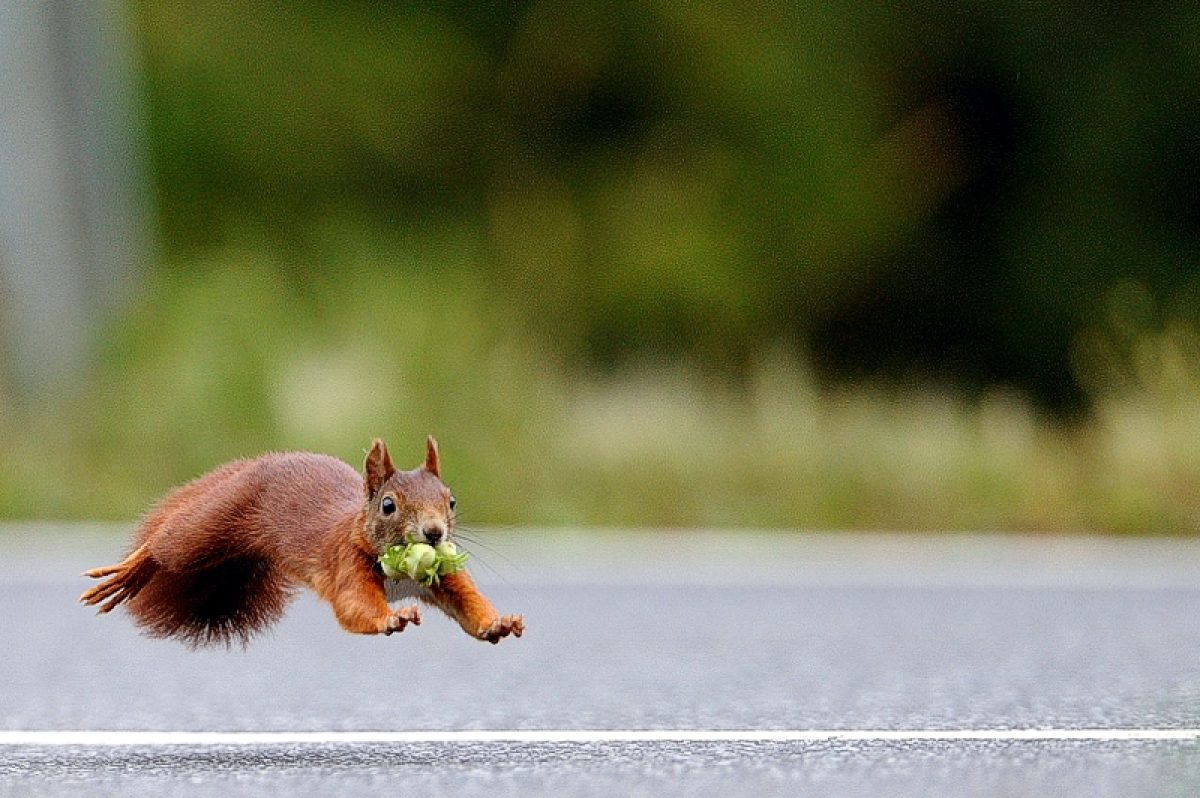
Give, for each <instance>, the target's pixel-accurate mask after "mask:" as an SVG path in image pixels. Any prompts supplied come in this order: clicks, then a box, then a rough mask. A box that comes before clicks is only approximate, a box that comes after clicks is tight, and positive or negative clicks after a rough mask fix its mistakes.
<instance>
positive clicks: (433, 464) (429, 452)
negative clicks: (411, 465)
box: [425, 435, 442, 479]
mask: <svg viewBox="0 0 1200 798" xmlns="http://www.w3.org/2000/svg"><path fill="white" fill-rule="evenodd" d="M425 470H426V471H428V472H429V473H430V474H433V475H434V476H435V477H438V478H439V479H441V476H442V475H441V473H439V467H438V451H437V441H435V440H434V439H433V436H432V435H430V436H428V437H427V438H425Z"/></svg>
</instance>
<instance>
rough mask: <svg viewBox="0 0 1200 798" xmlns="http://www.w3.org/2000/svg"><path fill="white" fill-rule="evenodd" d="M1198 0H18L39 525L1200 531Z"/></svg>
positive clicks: (12, 281) (14, 483) (14, 501)
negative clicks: (181, 519)
mask: <svg viewBox="0 0 1200 798" xmlns="http://www.w3.org/2000/svg"><path fill="white" fill-rule="evenodd" d="M1198 123H1200V16H1198V15H1196V14H1195V13H1194V10H1193V9H1190V8H1188V7H1187V6H1186V4H1154V5H1151V6H1138V7H1129V8H1126V7H1124V6H1121V5H1119V4H1094V3H1071V2H1067V3H1055V4H1049V3H1046V4H1041V3H1030V2H1028V1H1027V0H1019V1H1018V0H999V2H995V3H990V4H986V5H982V6H981V5H980V4H977V3H968V2H955V1H954V0H941V1H940V2H937V3H929V4H924V3H894V2H884V3H878V4H868V5H863V4H860V3H840V2H833V3H822V4H807V3H797V2H792V1H790V0H789V1H788V2H771V1H770V0H761V2H758V1H756V0H742V1H741V2H724V1H723V0H717V1H715V2H711V3H704V4H697V3H687V2H675V1H674V0H662V1H660V2H654V3H608V2H588V3H582V2H554V1H551V0H546V1H544V2H537V1H535V2H513V3H504V4H493V3H480V4H473V3H459V2H448V3H412V2H368V1H367V0H324V1H322V2H316V1H315V0H293V1H292V2H278V1H275V0H233V1H232V2H230V1H229V0H225V1H224V2H213V1H212V0H195V2H192V3H185V4H181V3H172V2H166V0H126V2H123V3H118V2H115V0H104V1H103V2H96V3H94V4H90V5H88V4H59V3H53V2H50V1H49V0H43V1H41V2H18V0H0V130H3V136H0V292H2V293H0V344H2V351H3V355H4V357H3V368H2V371H0V440H2V441H3V444H2V447H0V516H2V517H7V518H62V519H68V518H78V519H117V520H126V519H132V518H133V517H135V516H136V515H137V514H138V513H139V512H141V511H142V510H143V509H144V507H145V506H146V505H147V504H148V503H149V502H151V501H153V500H154V499H155V498H156V497H157V496H159V495H161V494H162V493H163V492H164V491H165V490H166V489H168V488H169V487H170V486H172V485H174V484H176V483H177V482H180V481H182V480H186V479H189V478H191V477H193V476H196V475H197V474H199V473H201V472H203V471H205V470H208V469H209V468H211V467H213V466H215V465H216V464H218V463H220V462H222V461H224V460H226V459H229V458H233V457H238V456H246V455H252V454H256V453H259V452H261V451H263V450H267V449H276V450H278V449H287V448H310V449H315V450H320V451H325V452H329V453H331V454H335V455H337V456H339V457H342V458H344V459H346V460H348V461H349V462H351V463H354V464H355V465H357V464H358V463H360V462H361V459H362V456H363V452H364V451H365V448H366V447H367V446H368V444H369V442H370V440H371V438H372V437H374V436H383V437H384V438H386V439H387V440H388V442H389V444H390V447H391V449H392V453H393V457H394V459H396V460H397V461H398V463H404V464H406V465H408V466H410V467H411V466H415V465H417V464H418V463H419V462H420V461H421V457H422V442H423V439H424V436H425V434H427V433H433V434H435V435H436V436H437V437H438V439H439V441H440V442H441V447H442V457H443V466H444V468H443V470H444V476H445V477H446V479H447V481H448V482H449V483H450V484H451V485H452V486H453V487H454V489H455V492H456V495H457V496H458V498H459V507H460V511H461V513H462V518H463V519H464V520H465V521H468V522H471V523H482V524H488V523H492V524H495V523H499V524H538V525H583V524H600V525H636V526H643V525H652V526H653V525H670V526H689V525H704V526H717V527H749V526H755V527H757V526H769V527H784V528H859V529H884V528H886V529H945V530H965V529H971V530H987V529H1013V530H1034V531H1061V530H1066V531H1072V530H1086V531H1098V532H1115V533H1131V534H1165V533H1172V534H1187V533H1193V532H1195V531H1196V530H1197V528H1200V301H1198V300H1200V270H1198V269H1197V267H1198V266H1200V135H1198V133H1197V124H1198Z"/></svg>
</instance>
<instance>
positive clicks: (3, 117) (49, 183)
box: [0, 0, 149, 401]
mask: <svg viewBox="0 0 1200 798" xmlns="http://www.w3.org/2000/svg"><path fill="white" fill-rule="evenodd" d="M120 12H121V9H120V7H119V6H118V5H117V3H115V2H110V1H109V0H92V1H89V2H66V0H0V336H2V338H0V342H2V343H3V348H2V349H0V351H2V352H3V355H4V361H5V364H4V365H5V376H6V377H8V379H9V380H10V381H11V385H12V388H13V389H14V392H15V393H16V395H17V396H18V397H19V398H22V399H25V400H27V401H38V400H39V397H42V396H44V395H45V394H47V393H54V392H58V391H60V390H64V389H69V388H70V387H71V386H72V384H73V383H75V382H77V380H78V377H79V375H80V374H81V372H82V371H83V369H84V366H85V365H86V363H87V356H88V354H89V351H90V349H91V346H92V341H93V338H94V336H95V333H96V331H97V327H98V325H99V324H100V323H101V322H102V321H103V318H104V316H105V315H106V314H107V313H109V312H111V311H112V310H113V309H114V308H115V307H116V305H117V304H118V302H119V301H120V299H121V298H122V297H123V296H124V295H125V294H126V292H127V286H128V284H129V281H130V280H131V279H132V277H133V275H134V273H135V271H136V269H137V267H138V265H139V263H140V262H141V261H142V260H143V259H144V258H145V256H146V254H147V246H148V243H149V237H148V235H147V233H146V224H145V223H146V221H147V219H146V204H147V203H146V196H145V189H144V183H143V177H144V175H143V172H142V170H143V166H142V163H141V159H140V153H139V152H138V146H137V144H138V138H139V137H138V131H137V128H136V124H135V122H134V120H135V118H136V110H137V109H136V102H135V101H134V94H135V92H134V76H133V73H134V70H133V68H132V66H133V63H134V58H133V56H132V50H131V47H130V42H129V36H128V32H127V30H126V28H125V25H126V20H125V19H124V17H123V16H122V14H121V13H120Z"/></svg>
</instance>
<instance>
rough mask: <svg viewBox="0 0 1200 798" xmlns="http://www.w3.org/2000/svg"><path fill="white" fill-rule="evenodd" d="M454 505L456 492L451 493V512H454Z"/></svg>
mask: <svg viewBox="0 0 1200 798" xmlns="http://www.w3.org/2000/svg"><path fill="white" fill-rule="evenodd" d="M454 505H455V501H454V494H450V512H454Z"/></svg>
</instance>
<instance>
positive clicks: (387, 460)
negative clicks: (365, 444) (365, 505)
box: [363, 438, 396, 499]
mask: <svg viewBox="0 0 1200 798" xmlns="http://www.w3.org/2000/svg"><path fill="white" fill-rule="evenodd" d="M394 473H396V468H395V466H393V465H392V458H391V457H389V456H388V450H387V446H386V445H384V443H383V441H382V440H380V439H379V438H376V439H375V440H374V441H373V442H372V443H371V451H369V452H367V459H366V462H364V463H363V484H364V487H365V488H366V491H367V498H368V499H369V498H371V497H373V496H374V495H375V494H376V493H377V492H378V491H379V489H380V488H382V487H383V483H385V482H387V481H388V477H390V476H391V475H392V474H394Z"/></svg>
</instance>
